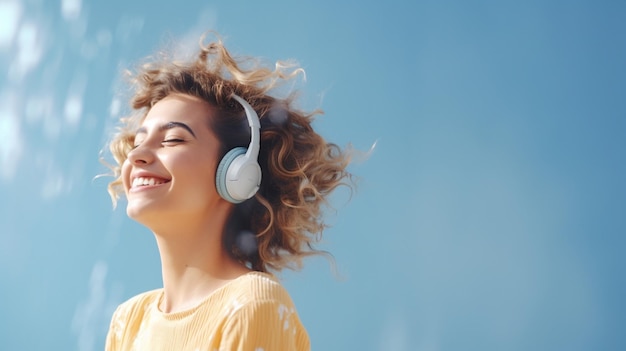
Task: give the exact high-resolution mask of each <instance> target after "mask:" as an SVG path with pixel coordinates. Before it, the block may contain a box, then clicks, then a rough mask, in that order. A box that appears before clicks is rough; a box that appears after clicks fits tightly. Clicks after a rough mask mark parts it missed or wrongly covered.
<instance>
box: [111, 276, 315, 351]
mask: <svg viewBox="0 0 626 351" xmlns="http://www.w3.org/2000/svg"><path fill="white" fill-rule="evenodd" d="M162 296H163V289H158V290H153V291H149V292H146V293H143V294H140V295H137V296H135V297H133V298H131V299H130V300H128V301H126V302H124V303H123V304H121V305H120V306H119V307H118V308H117V310H115V313H114V314H113V319H112V320H111V326H110V329H109V334H108V336H107V340H106V350H107V351H117V350H142V351H143V350H145V351H158V350H168V351H172V350H175V351H179V350H180V351H182V350H194V351H195V350H211V351H214V350H219V351H226V350H228V351H230V350H238V351H244V350H245V351H282V350H295V351H300V350H309V349H310V344H309V337H308V335H307V333H306V330H305V329H304V327H303V326H302V324H301V323H300V319H299V317H298V314H297V312H296V310H295V307H294V304H293V302H292V300H291V298H290V297H289V294H288V293H287V291H286V290H285V288H284V287H283V286H282V285H281V284H280V283H279V282H278V280H277V279H276V278H274V276H272V275H270V274H267V273H260V272H251V273H247V274H244V275H242V276H241V277H239V278H237V279H235V280H233V281H231V282H229V283H227V284H226V285H224V286H222V287H221V288H219V289H218V290H216V291H215V292H213V293H212V294H211V295H210V296H209V297H207V298H206V299H205V300H204V301H203V302H201V303H200V304H199V305H198V306H196V307H194V308H192V309H190V310H187V311H182V312H176V313H163V312H161V311H160V310H159V308H158V306H159V302H160V300H161V298H162Z"/></svg>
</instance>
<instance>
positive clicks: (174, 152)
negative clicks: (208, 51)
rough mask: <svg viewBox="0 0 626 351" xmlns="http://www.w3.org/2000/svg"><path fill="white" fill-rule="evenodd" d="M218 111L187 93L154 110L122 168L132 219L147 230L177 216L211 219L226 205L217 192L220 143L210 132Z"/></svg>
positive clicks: (138, 133) (182, 218)
mask: <svg viewBox="0 0 626 351" xmlns="http://www.w3.org/2000/svg"><path fill="white" fill-rule="evenodd" d="M213 113H215V108H214V107H213V106H211V105H210V104H208V103H207V102H204V101H202V100H200V99H198V98H195V97H192V96H188V95H182V94H172V95H169V96H167V97H166V98H164V99H162V100H161V101H159V102H157V103H156V104H155V105H154V106H153V107H152V108H151V109H150V111H149V112H148V114H147V116H146V117H145V119H144V120H143V122H142V124H141V127H140V128H139V129H138V130H137V134H136V137H135V148H134V149H133V150H132V151H131V152H130V153H129V154H128V159H127V160H126V161H125V162H124V164H123V165H122V179H123V183H124V189H125V191H126V196H127V199H128V207H127V209H126V212H127V213H128V216H129V217H131V218H133V219H135V220H137V221H138V222H140V223H142V224H144V225H146V226H148V227H152V225H153V224H154V225H157V226H158V222H159V221H168V220H170V221H171V219H172V216H175V218H176V219H178V220H185V219H186V220H190V219H191V220H192V219H193V218H208V217H209V215H210V213H211V211H212V210H213V209H214V208H215V206H217V204H219V203H220V202H222V201H223V200H221V198H220V197H219V195H218V194H217V191H216V189H215V170H216V168H217V154H218V150H219V142H218V140H217V139H216V138H215V136H214V135H213V132H212V131H211V130H210V129H209V119H210V118H211V115H212V114H213ZM194 216H201V217H194ZM155 221H156V222H155Z"/></svg>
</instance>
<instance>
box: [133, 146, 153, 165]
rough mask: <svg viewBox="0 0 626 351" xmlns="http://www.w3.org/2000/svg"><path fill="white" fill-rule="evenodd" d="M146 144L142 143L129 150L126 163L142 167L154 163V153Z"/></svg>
mask: <svg viewBox="0 0 626 351" xmlns="http://www.w3.org/2000/svg"><path fill="white" fill-rule="evenodd" d="M146 144H147V143H142V144H140V145H138V146H137V147H135V148H133V149H132V150H130V152H129V153H128V161H130V163H132V164H136V165H142V164H149V163H152V161H154V153H153V151H152V150H151V149H150V148H149V147H148V146H147V145H146Z"/></svg>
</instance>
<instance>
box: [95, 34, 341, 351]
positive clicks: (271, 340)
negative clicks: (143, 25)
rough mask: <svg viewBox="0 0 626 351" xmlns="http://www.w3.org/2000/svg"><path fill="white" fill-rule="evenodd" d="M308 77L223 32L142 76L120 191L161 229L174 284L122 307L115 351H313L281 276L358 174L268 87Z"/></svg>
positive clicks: (126, 126) (112, 332) (115, 146)
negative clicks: (256, 54)
mask: <svg viewBox="0 0 626 351" xmlns="http://www.w3.org/2000/svg"><path fill="white" fill-rule="evenodd" d="M243 67H246V68H243ZM300 72H301V69H293V68H292V67H290V66H288V65H284V64H282V63H277V65H276V68H275V69H268V68H264V67H260V66H259V65H258V64H256V63H255V62H254V61H251V60H237V59H235V58H233V57H232V56H231V55H230V54H229V52H228V51H227V50H226V49H225V48H224V46H223V44H222V43H221V41H217V42H214V43H211V44H208V45H202V44H201V47H200V51H199V54H198V55H197V57H196V58H195V59H194V60H192V61H190V62H175V61H173V60H168V59H165V60H163V61H158V62H153V63H149V64H146V65H144V66H143V67H142V68H141V69H140V70H139V71H138V72H137V73H136V74H135V75H134V78H133V81H134V83H135V91H134V96H133V98H132V103H131V104H132V107H133V108H134V110H135V111H136V113H135V114H134V115H132V116H130V117H128V118H124V119H122V120H121V122H122V128H121V132H120V133H119V134H117V135H116V136H115V138H114V139H113V141H112V142H111V145H110V148H111V151H112V153H113V155H114V157H115V159H116V161H117V166H116V167H113V168H114V173H115V176H116V179H115V180H114V181H113V182H112V183H111V184H110V185H109V192H110V193H111V195H112V198H113V201H114V203H115V202H116V200H117V199H118V198H119V196H120V195H121V194H122V193H123V194H125V196H126V198H127V200H128V205H127V213H128V215H129V217H131V218H132V219H134V220H136V221H138V222H139V223H141V224H143V225H145V226H146V227H148V228H149V229H150V230H152V232H153V233H154V235H155V238H156V241H157V244H158V248H159V253H160V256H161V269H162V275H163V288H162V289H158V290H154V291H149V292H146V293H143V294H140V295H138V296H135V297H133V298H131V299H130V300H128V301H126V302H125V303H123V304H122V305H120V306H119V307H118V308H117V310H116V311H115V313H114V315H113V319H112V321H111V326H110V329H109V334H108V337H107V344H106V349H107V350H131V349H132V350H265V351H269V350H308V349H309V348H310V345H309V339H308V336H307V333H306V330H305V329H304V327H303V326H302V324H301V323H300V320H299V318H298V315H297V312H296V310H295V307H294V305H293V302H292V301H291V299H290V297H289V294H288V293H287V291H286V290H285V289H284V288H283V287H282V286H281V285H280V283H279V281H278V280H277V279H276V278H275V277H274V276H273V275H272V274H271V273H269V272H271V271H273V272H278V271H280V270H281V269H283V268H299V267H300V265H301V259H302V258H303V257H305V256H308V255H311V254H315V253H317V251H316V250H315V249H313V247H312V245H313V244H314V243H315V242H316V241H317V240H319V237H320V235H321V232H322V230H323V229H324V227H325V225H324V222H323V220H322V216H321V215H322V205H324V204H325V203H326V201H327V197H328V195H329V193H330V192H331V191H332V190H333V189H335V188H336V187H337V186H339V185H341V184H345V183H346V181H347V183H348V184H349V183H350V182H349V180H350V174H349V173H348V172H347V171H346V166H347V164H348V161H349V157H348V155H347V153H346V152H344V151H342V150H340V149H339V148H338V147H337V146H336V145H334V144H330V143H327V142H326V141H324V139H323V138H322V137H321V136H320V135H318V134H317V133H316V132H315V131H314V130H313V128H312V127H311V119H312V117H313V115H314V114H315V113H311V114H307V113H303V112H301V111H298V110H296V109H295V108H294V107H293V106H292V100H293V99H292V98H291V97H290V98H286V99H278V98H275V97H272V96H271V95H270V94H271V92H272V90H273V88H275V87H276V86H277V85H279V84H280V83H281V82H285V81H288V80H290V79H292V78H294V77H295V76H296V75H297V74H298V73H300ZM292 96H293V95H292Z"/></svg>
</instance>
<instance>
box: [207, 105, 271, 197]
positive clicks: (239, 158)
mask: <svg viewBox="0 0 626 351" xmlns="http://www.w3.org/2000/svg"><path fill="white" fill-rule="evenodd" d="M231 97H232V98H233V99H235V100H237V101H238V102H239V103H240V104H241V106H243V109H244V110H245V111H246V117H247V118H248V125H249V126H250V135H251V138H250V145H249V146H248V148H247V149H246V148H245V147H241V146H240V147H236V148H234V149H232V150H230V151H228V152H227V153H226V155H224V157H223V158H222V160H221V161H220V164H219V165H218V166H217V172H216V174H215V184H216V187H217V192H218V193H219V194H220V196H221V197H222V198H223V199H224V200H226V201H229V202H232V203H234V204H238V203H240V202H243V201H245V200H247V199H249V198H251V197H252V196H254V194H256V192H257V191H258V190H259V186H260V185H261V166H259V163H258V161H257V159H258V157H259V146H260V136H259V134H260V133H259V130H260V129H261V125H260V123H259V116H258V115H257V113H256V111H254V109H253V108H252V106H250V104H249V103H248V102H247V101H246V100H244V99H242V98H241V97H239V96H237V95H235V94H232V95H231Z"/></svg>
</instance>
